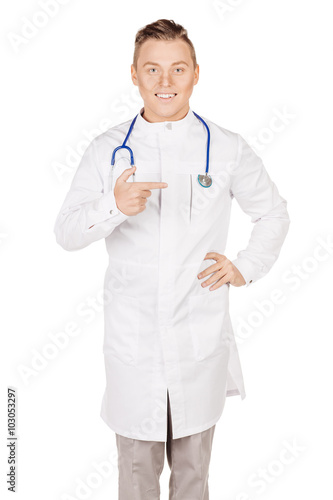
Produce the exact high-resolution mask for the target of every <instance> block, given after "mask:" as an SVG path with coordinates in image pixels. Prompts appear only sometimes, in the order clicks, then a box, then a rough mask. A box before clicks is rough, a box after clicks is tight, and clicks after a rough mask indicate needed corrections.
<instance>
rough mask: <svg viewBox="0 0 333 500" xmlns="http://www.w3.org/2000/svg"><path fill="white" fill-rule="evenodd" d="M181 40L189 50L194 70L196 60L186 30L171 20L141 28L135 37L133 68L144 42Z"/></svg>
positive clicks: (161, 20)
mask: <svg viewBox="0 0 333 500" xmlns="http://www.w3.org/2000/svg"><path fill="white" fill-rule="evenodd" d="M152 39H153V40H178V39H180V40H183V41H184V42H186V43H187V44H188V45H189V47H190V50H191V57H192V60H193V64H194V69H195V68H196V66H197V59H196V54H195V49H194V46H193V43H192V42H191V40H190V39H189V37H188V35H187V30H186V29H185V28H184V27H183V26H181V25H180V24H176V23H175V22H174V21H172V20H171V19H170V20H169V19H159V20H158V21H155V22H154V23H151V24H147V25H146V26H144V27H143V28H141V29H140V30H139V31H138V32H137V34H136V36H135V47H134V55H133V66H134V68H135V69H137V61H138V57H139V50H140V47H141V45H142V44H143V43H144V42H145V41H146V40H152Z"/></svg>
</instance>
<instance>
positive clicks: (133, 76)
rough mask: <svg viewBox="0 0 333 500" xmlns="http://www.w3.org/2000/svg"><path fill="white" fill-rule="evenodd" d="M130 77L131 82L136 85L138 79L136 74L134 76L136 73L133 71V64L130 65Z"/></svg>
mask: <svg viewBox="0 0 333 500" xmlns="http://www.w3.org/2000/svg"><path fill="white" fill-rule="evenodd" d="M131 77H132V82H133V83H134V85H138V77H137V74H136V71H135V68H134V66H133V64H131Z"/></svg>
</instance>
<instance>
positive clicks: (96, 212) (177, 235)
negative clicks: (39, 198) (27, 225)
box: [54, 108, 290, 441]
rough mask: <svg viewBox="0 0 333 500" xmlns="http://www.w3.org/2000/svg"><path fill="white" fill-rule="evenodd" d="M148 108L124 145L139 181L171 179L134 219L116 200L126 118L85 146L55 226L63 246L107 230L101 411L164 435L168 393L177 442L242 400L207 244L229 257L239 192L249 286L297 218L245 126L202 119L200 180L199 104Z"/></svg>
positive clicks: (124, 424)
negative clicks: (159, 115) (159, 118)
mask: <svg viewBox="0 0 333 500" xmlns="http://www.w3.org/2000/svg"><path fill="white" fill-rule="evenodd" d="M142 111H143V108H142V109H141V111H140V113H139V116H138V118H137V120H136V123H135V125H134V129H133V131H132V134H131V136H130V138H129V140H128V143H127V145H128V146H130V147H131V148H132V149H133V152H134V160H135V165H136V167H137V170H136V173H135V180H136V181H158V182H159V181H163V182H167V183H168V187H167V188H165V189H155V190H152V191H151V193H152V194H151V196H150V197H148V199H147V205H146V209H145V210H144V211H143V212H141V213H139V214H137V215H135V216H127V215H125V214H124V213H122V212H121V211H120V210H119V209H118V208H117V205H116V203H115V198H114V194H113V191H114V184H115V180H116V179H117V177H118V176H119V175H120V174H121V173H122V172H123V171H124V169H126V168H129V167H130V163H129V154H128V152H127V151H125V150H120V151H119V152H118V153H117V156H116V158H117V160H116V164H115V170H114V175H113V180H112V183H111V179H110V172H111V167H110V163H111V154H112V151H113V149H114V148H115V147H117V146H119V145H120V144H122V142H123V140H124V138H125V136H126V134H127V131H128V128H129V125H130V122H131V120H128V121H126V122H125V123H122V124H120V125H117V126H115V127H112V128H110V129H109V130H108V131H106V132H105V133H102V134H101V135H99V136H98V137H96V138H95V139H94V140H93V141H92V142H91V144H90V145H89V146H88V148H87V150H86V151H85V153H84V155H83V158H82V160H81V163H80V165H79V167H78V169H77V171H76V173H75V175H74V178H73V181H72V184H71V187H70V190H69V192H68V194H67V196H66V198H65V200H64V203H63V205H62V207H61V210H60V213H59V215H58V217H57V220H56V223H55V227H54V231H55V235H56V240H57V242H58V243H59V244H60V245H61V246H62V247H63V248H64V249H66V250H78V249H81V248H84V247H86V246H87V245H89V244H91V243H92V242H94V241H96V240H99V239H101V238H105V243H106V248H107V251H108V254H109V266H108V268H107V270H106V274H105V281H104V289H105V304H104V323H105V331H104V344H103V353H104V359H105V371H106V388H105V392H104V396H103V400H102V405H101V413H100V415H101V417H102V419H103V420H104V421H105V422H106V424H107V425H108V426H109V427H110V428H111V429H112V430H113V431H114V432H116V433H118V434H120V435H123V436H126V437H129V438H133V439H141V440H149V441H150V440H153V441H166V437H167V389H168V390H169V397H170V405H171V415H172V426H173V437H174V438H175V439H176V438H180V437H183V436H187V435H190V434H195V433H197V432H201V431H204V430H205V429H208V428H209V427H211V426H212V425H214V424H215V423H216V422H217V421H218V420H219V418H220V416H221V414H222V411H223V408H224V404H225V398H226V396H231V395H240V396H241V398H242V399H243V398H244V397H245V390H244V383H243V376H242V371H241V366H240V361H239V356H238V351H237V347H236V343H235V339H234V334H233V329H232V324H231V321H230V316H229V287H230V285H229V284H225V285H223V286H221V287H220V288H218V289H216V290H213V291H210V290H209V287H206V288H203V287H201V283H202V282H203V281H204V280H203V279H201V280H199V279H198V278H197V275H198V273H199V271H201V270H204V269H206V268H207V267H208V266H209V265H211V264H213V263H215V261H214V260H204V257H205V255H206V253H207V252H212V251H213V252H218V253H220V254H224V251H225V246H226V241H227V235H228V226H229V219H230V210H231V205H232V199H233V198H235V199H236V200H237V202H238V203H239V205H240V206H241V208H242V210H244V212H246V213H247V214H248V215H249V216H250V217H251V221H252V222H253V223H254V227H253V230H252V233H251V237H250V240H249V243H248V245H247V247H246V248H245V249H243V250H241V251H240V252H239V253H238V254H237V258H235V259H234V260H233V263H234V264H235V265H236V267H237V268H238V269H239V270H240V272H241V273H242V275H243V276H244V278H245V280H246V286H248V285H249V284H250V283H251V282H252V283H254V282H255V281H257V280H258V279H260V278H262V277H263V276H265V274H266V273H267V272H268V271H269V270H270V268H271V267H272V265H273V264H274V262H275V261H276V259H277V257H278V255H279V253H280V249H281V247H282V244H283V242H284V239H285V237H286V234H287V232H288V227H289V223H290V220H289V216H288V212H287V209H286V206H287V203H286V201H285V200H284V199H283V198H282V197H281V196H280V195H279V193H278V190H277V188H276V186H275V184H274V183H273V182H272V180H271V179H270V177H269V176H268V174H267V172H266V170H265V168H264V165H263V163H262V160H261V159H260V158H259V157H258V156H257V155H256V153H255V152H254V151H253V150H252V149H251V148H250V147H249V145H248V144H247V143H246V142H245V140H244V139H243V138H242V137H241V136H240V135H239V134H237V133H234V132H231V131H229V130H227V129H224V128H222V127H220V126H218V125H216V124H215V123H213V122H211V121H210V120H208V119H206V118H204V119H205V121H206V122H207V124H208V126H209V127H210V132H211V151H210V175H211V176H212V178H213V184H212V186H211V187H209V188H203V187H202V186H200V185H199V183H198V180H197V176H198V174H202V173H204V171H205V166H206V143H207V132H206V129H205V128H204V125H203V124H202V123H201V122H200V121H199V120H198V119H197V118H196V117H195V115H194V114H193V112H192V110H191V109H190V110H189V112H188V114H187V115H186V116H185V117H184V118H183V119H181V120H178V121H173V122H167V121H166V122H157V123H150V122H147V121H146V120H145V119H144V118H143V117H142V116H141V113H142ZM127 182H133V181H132V177H130V178H129V179H128V181H127ZM229 258H230V257H229ZM205 279H207V278H205Z"/></svg>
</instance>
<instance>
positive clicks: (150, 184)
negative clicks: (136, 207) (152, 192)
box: [133, 182, 168, 189]
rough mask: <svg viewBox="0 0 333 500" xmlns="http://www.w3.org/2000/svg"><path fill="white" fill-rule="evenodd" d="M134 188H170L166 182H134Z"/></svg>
mask: <svg viewBox="0 0 333 500" xmlns="http://www.w3.org/2000/svg"><path fill="white" fill-rule="evenodd" d="M133 186H137V187H138V188H139V189H161V188H166V187H168V184H167V183H166V182H134V183H133Z"/></svg>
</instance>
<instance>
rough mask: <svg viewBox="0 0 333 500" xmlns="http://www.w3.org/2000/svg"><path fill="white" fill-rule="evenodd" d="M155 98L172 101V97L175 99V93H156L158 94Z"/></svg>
mask: <svg viewBox="0 0 333 500" xmlns="http://www.w3.org/2000/svg"><path fill="white" fill-rule="evenodd" d="M155 95H156V97H158V98H159V99H160V100H161V101H171V99H173V98H174V97H176V95H177V94H176V93H173V94H171V93H170V94H164V93H158V94H155Z"/></svg>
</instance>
